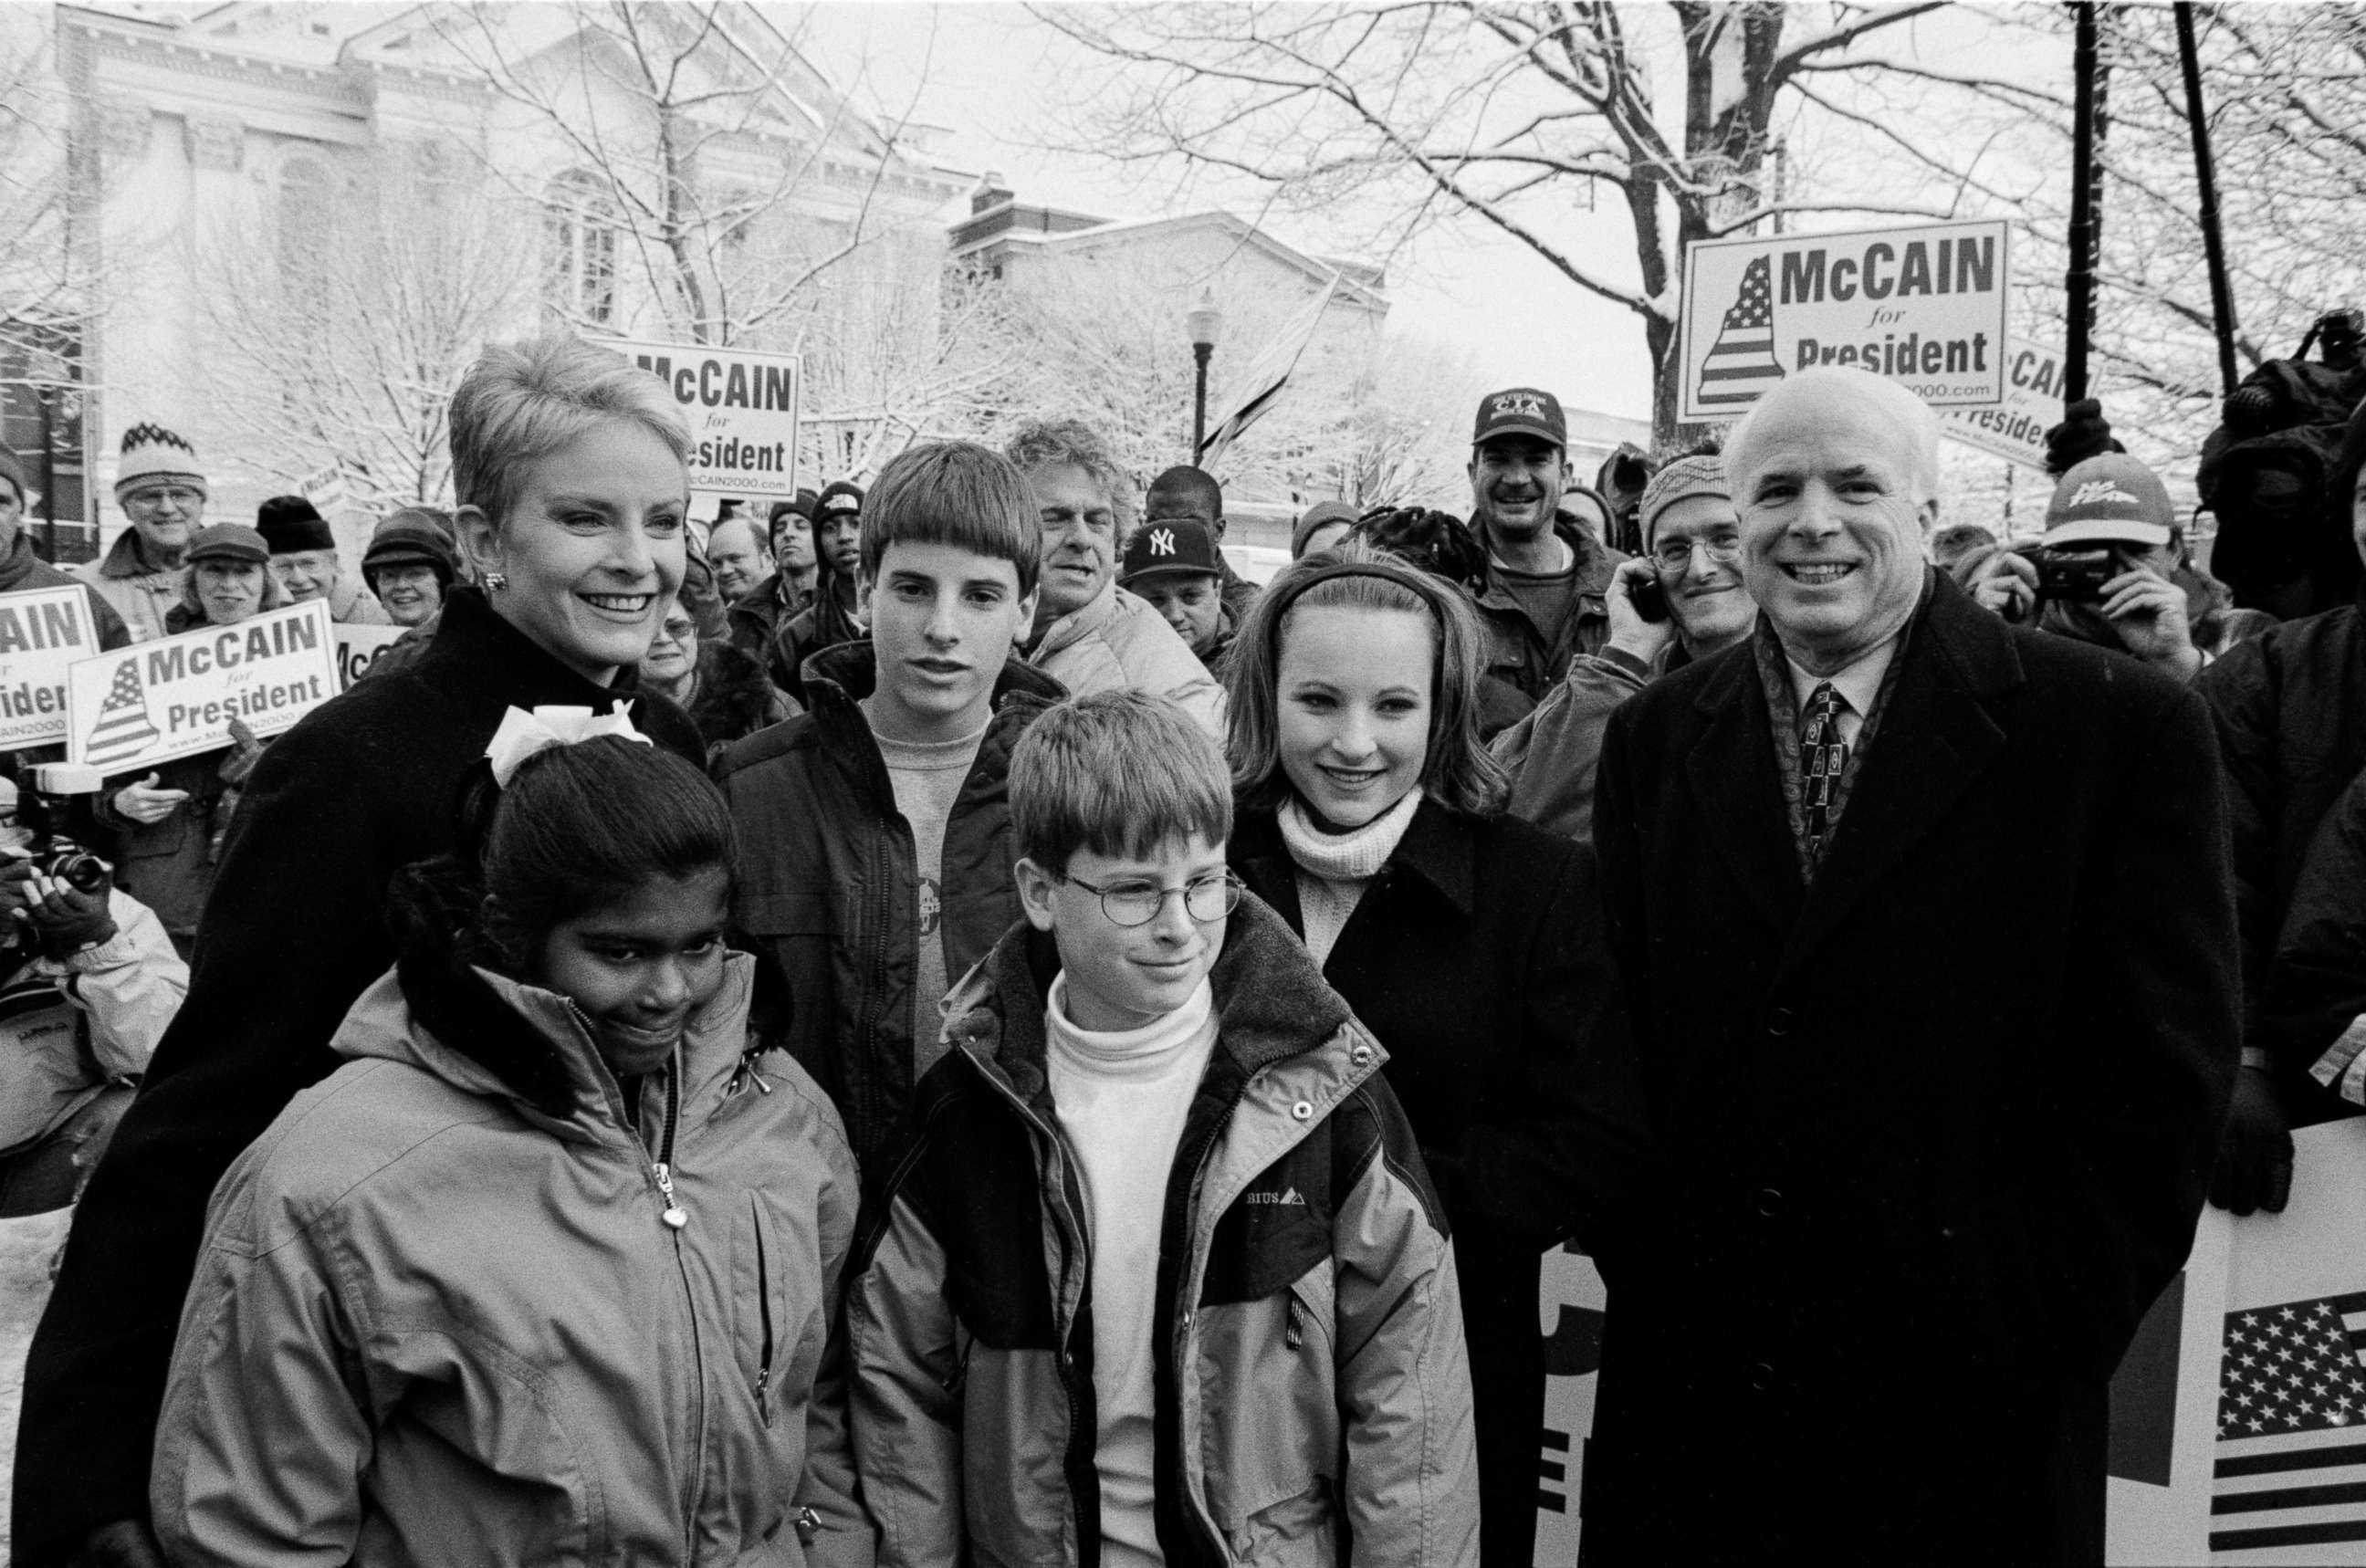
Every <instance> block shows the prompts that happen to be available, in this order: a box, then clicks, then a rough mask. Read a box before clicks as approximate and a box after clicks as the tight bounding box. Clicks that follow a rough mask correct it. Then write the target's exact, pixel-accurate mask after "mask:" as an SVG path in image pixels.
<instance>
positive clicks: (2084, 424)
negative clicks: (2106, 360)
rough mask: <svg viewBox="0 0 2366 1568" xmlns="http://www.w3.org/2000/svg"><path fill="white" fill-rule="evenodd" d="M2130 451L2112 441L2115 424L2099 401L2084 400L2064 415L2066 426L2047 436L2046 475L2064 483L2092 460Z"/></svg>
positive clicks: (2076, 403)
mask: <svg viewBox="0 0 2366 1568" xmlns="http://www.w3.org/2000/svg"><path fill="white" fill-rule="evenodd" d="M2126 450H2127V448H2126V447H2124V446H2121V445H2120V444H2119V442H2117V441H2116V440H2114V439H2113V436H2112V422H2111V421H2110V420H2108V419H2105V418H2104V417H2103V404H2102V401H2101V400H2100V399H2097V398H2081V399H2079V400H2078V401H2077V402H2075V403H2072V404H2069V405H2068V406H2067V407H2066V408H2065V409H2063V411H2062V423H2060V424H2057V425H2056V426H2054V427H2053V428H2052V429H2050V430H2048V431H2047V432H2046V433H2045V473H2046V477H2047V478H2049V479H2060V478H2061V477H2062V476H2063V475H2064V474H2067V473H2068V472H2069V471H2070V470H2071V469H2072V468H2075V467H2077V466H2078V465H2079V464H2080V463H2083V462H2085V461H2086V460H2087V459H2088V458H2090V457H2101V456H2102V455H2103V454H2104V453H2106V452H2124V451H2126Z"/></svg>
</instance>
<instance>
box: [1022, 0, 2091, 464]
mask: <svg viewBox="0 0 2366 1568" xmlns="http://www.w3.org/2000/svg"><path fill="white" fill-rule="evenodd" d="M1940 8H1941V7H1940V6H1939V4H1938V3H1937V0H1927V3H1922V0H1916V3H1907V4H1897V5H1885V6H1858V5H1848V4H1832V5H1820V6H1805V5H1802V6H1787V5H1784V4H1780V3H1778V0H1747V3H1742V4H1707V3H1703V0H1676V3H1674V4H1672V5H1670V6H1667V7H1666V8H1665V9H1664V10H1657V9H1656V8H1646V7H1643V6H1632V5H1618V4H1613V3H1610V0H1338V3H1332V4H1321V5H1307V4H1301V3H1298V0H1271V3H1267V0H1259V3H1256V4H1234V5H1222V6H1201V5H1188V4H1165V5H1155V6H1139V7H1122V8H1120V7H1096V8H1092V9H1089V10H1087V9H1072V8H1069V7H1066V6H1048V5H1046V6H1037V7H1035V14H1036V15H1037V16H1038V17H1041V18H1042V20H1044V21H1046V22H1048V23H1049V24H1050V25H1052V26H1053V27H1054V28H1058V29H1059V30H1060V31H1061V32H1063V33H1065V35H1067V37H1069V38H1070V39H1075V40H1076V41H1077V42H1078V43H1080V44H1082V45H1083V46H1085V48H1086V49H1087V50H1088V51H1091V52H1092V53H1094V54H1097V55H1098V56H1100V57H1101V58H1102V59H1103V60H1105V61H1106V62H1109V63H1110V66H1111V67H1112V68H1113V69H1112V71H1111V73H1110V75H1109V77H1108V79H1107V81H1106V83H1105V85H1104V86H1103V89H1102V90H1101V91H1099V92H1098V93H1097V94H1093V95H1090V96H1087V99H1086V100H1085V107H1084V109H1083V111H1082V112H1081V114H1080V116H1079V117H1078V121H1077V123H1076V125H1074V126H1073V127H1072V128H1071V130H1073V132H1074V133H1075V134H1074V135H1073V136H1072V137H1071V141H1072V142H1073V145H1074V146H1075V148H1076V149H1078V150H1083V151H1091V152H1101V153H1103V154H1105V155H1107V156H1109V157H1111V158H1114V159H1117V160H1119V161H1121V162H1126V163H1134V164H1170V165H1180V166H1182V167H1184V168H1186V169H1188V170H1191V171H1196V172H1202V173H1211V174H1217V175H1225V176H1234V177H1245V178H1246V179H1247V180H1249V181H1251V182H1254V183H1255V184H1256V185H1259V186H1263V187H1264V188H1265V189H1267V190H1268V192H1269V193H1270V195H1271V196H1272V197H1273V198H1274V199H1275V200H1277V201H1279V202H1282V203H1285V204H1289V205H1293V206H1297V207H1301V208H1321V209H1327V210H1333V211H1336V210H1338V209H1339V208H1340V207H1341V204H1342V203H1343V201H1345V200H1346V198H1350V197H1355V198H1359V199H1360V201H1361V203H1362V204H1363V205H1364V206H1365V208H1366V209H1368V210H1371V211H1373V212H1375V213H1376V214H1377V216H1376V218H1375V219H1374V225H1375V228H1376V230H1378V231H1385V232H1388V233H1391V234H1395V235H1398V236H1403V235H1404V234H1406V233H1409V232H1411V231H1414V230H1415V229H1417V228H1418V227H1420V226H1421V225H1424V224H1426V223H1430V222H1435V221H1437V220H1444V219H1449V218H1451V219H1458V220H1460V219H1468V220H1476V221H1478V222H1480V223H1482V224H1485V225H1488V226H1490V227H1492V228H1493V229H1495V230H1497V231H1501V232H1503V233H1504V234H1507V235H1510V236H1511V237H1512V238H1514V239H1515V240H1517V241H1518V242H1520V243H1523V244H1525V245H1527V247H1528V248H1530V249H1531V250H1533V251H1534V252H1535V253H1536V254H1538V255H1539V256H1541V257H1542V258H1543V259H1544V260H1545V261H1547V262H1548V263H1549V264H1550V265H1552V266H1553V267H1554V268H1555V269H1557V270H1558V271H1559V272H1560V274H1561V275H1562V276H1564V277H1566V278H1568V279H1569V280H1570V282H1571V283H1572V284H1574V285H1575V286H1576V287H1578V288H1583V289H1584V290H1585V291H1587V292H1588V293H1590V294H1593V295H1595V296H1597V297H1599V298H1601V299H1607V300H1610V301H1612V302H1614V303H1616V304H1618V305H1621V306H1624V307H1625V308H1626V309H1628V310H1630V311H1632V312H1633V313H1634V314H1635V315H1636V317H1637V318H1639V321H1640V322H1641V325H1642V327H1643V331H1644V335H1645V340H1646V342H1647V344H1648V345H1649V347H1650V350H1651V357H1652V363H1653V365H1654V367H1655V377H1654V380H1655V394H1654V405H1653V423H1654V427H1655V429H1657V430H1658V431H1659V433H1660V434H1661V435H1662V438H1663V439H1664V438H1667V437H1669V436H1670V435H1671V434H1673V429H1674V426H1675V423H1676V422H1675V406H1676V404H1675V393H1676V386H1675V377H1674V375H1673V369H1674V349H1675V342H1676V329H1677V310H1678V293H1679V290H1680V288H1681V286H1682V280H1683V267H1682V258H1683V255H1684V247H1685V246H1686V245H1688V244H1691V243H1693V242H1695V241H1697V240H1703V239H1716V238H1720V237H1724V236H1728V235H1733V234H1741V233H1745V232H1750V231H1753V230H1754V229H1755V227H1756V226H1757V225H1759V224H1762V223H1764V222H1767V221H1769V220H1781V219H1783V218H1785V217H1786V216H1788V215H1793V214H1810V213H1813V214H1830V213H1837V212H1877V213H1886V214H1907V215H1919V216H1926V217H1932V218H1941V217H1955V216H1960V215H1962V213H1963V211H1964V210H1965V209H1966V207H1967V206H1968V205H1977V203H1978V202H1980V201H1981V200H1983V199H1985V198H1987V197H1990V196H1998V195H2007V194H2010V193H2007V192H2003V191H2000V190H1999V189H1997V188H1995V187H1993V186H1991V185H1990V184H1989V181H1988V180H1987V179H1986V178H1984V177H1982V176H1981V175H1980V174H1979V172H1978V171H1977V168H1976V167H1975V165H1977V162H1978V156H1979V152H1978V149H1977V148H1974V149H1973V150H1971V151H1970V152H1967V153H1966V155H1965V156H1964V157H1963V158H1961V159H1960V160H1958V159H1954V158H1951V157H1949V156H1947V155H1946V154H1944V153H1941V152H1933V151H1926V150H1924V149H1923V148H1922V147H1921V145H1920V144H1918V143H1917V142H1916V141H1913V140H1912V138H1911V137H1910V135H1909V134H1908V133H1907V132H1906V131H1905V130H1901V129H1900V127H1901V126H1902V125H1911V124H1914V123H1916V120H1915V119H1914V118H1908V119H1905V120H1902V121H1901V120H1887V121H1885V119H1884V118H1882V117H1880V116H1877V115H1875V114H1871V113H1867V112H1865V110H1864V109H1863V108H1861V107H1856V106H1853V105H1852V104H1851V103H1850V102H1849V101H1848V95H1847V93H1846V92H1845V91H1844V90H1843V88H1844V84H1846V83H1849V82H1852V81H1854V80H1858V79H1865V78H1878V77H1883V76H1889V77H1893V78H1895V79H1896V80H1897V81H1898V83H1899V84H1900V85H1906V86H1909V87H1910V88H1912V89H1915V90H1919V91H1921V93H1922V94H1924V95H1925V96H1926V97H1927V96H1928V95H1929V94H1931V93H1932V92H1935V91H1938V90H1941V89H1942V88H1944V89H1946V90H1949V91H1956V90H1964V89H1977V90H1981V91H1985V92H1987V93H1989V94H1991V95H1994V96H2000V97H2003V98H2007V99H2011V98H2013V97H2015V96H2017V95H2019V94H2021V93H2022V92H2024V91H2025V90H2024V89H2022V88H2021V87H2020V86H2019V85H2017V84H2015V83H2013V82H2011V81H2009V80H2002V79H1989V78H1986V77H1982V76H1979V75H1977V74H1976V73H1965V72H1961V71H1958V70H1955V69H1953V68H1951V67H1948V66H1945V65H1933V64H1927V63H1924V62H1921V61H1919V60H1918V59H1917V58H1915V57H1914V56H1913V54H1912V53H1911V51H1894V52H1892V53H1887V54H1884V53H1876V52H1871V51H1873V50H1875V49H1876V46H1878V45H1881V44H1883V43H1885V42H1887V41H1890V40H1892V39H1893V35H1898V34H1902V33H1904V32H1905V31H1906V30H1907V29H1905V28H1903V27H1902V24H1905V23H1907V22H1909V21H1910V19H1912V18H1914V17H1920V16H1922V15H1924V14H1926V13H1930V12H1933V11H1936V10H1938V9H1940ZM1900 41H1902V40H1900ZM1663 82H1666V83H1667V84H1668V85H1669V86H1672V87H1673V89H1674V90H1673V92H1669V91H1666V90H1664V89H1663V86H1662V83H1663ZM2030 96H2032V97H2033V98H2034V99H2036V100H2040V101H2042V100H2043V99H2044V97H2045V95H2043V94H2032V95H2030ZM1808 108H1815V109H1820V110H1822V111H1825V112H1827V113H1828V114H1829V115H1830V116H1831V117H1834V118H1841V119H1842V120H1844V121H1846V122H1847V123H1850V124H1853V126H1854V128H1855V129H1856V130H1859V131H1861V132H1863V133H1864V134H1865V135H1867V136H1871V137H1875V138H1876V139H1880V140H1884V141H1889V142H1895V143H1898V144H1900V145H1901V146H1903V147H1905V148H1906V149H1908V150H1909V151H1910V153H1911V156H1912V157H1913V158H1915V159H1918V160H1921V162H1922V163H1923V164H1928V165H1929V166H1930V167H1931V168H1932V169H1933V170H1935V171H1938V172H1939V173H1942V174H1944V176H1945V177H1944V181H1934V180H1921V179H1918V180H1916V181H1915V182H1913V184H1914V186H1916V190H1915V192H1914V193H1913V194H1903V195H1893V194H1867V193H1865V192H1864V191H1863V190H1860V189H1852V188H1849V187H1848V186H1845V185H1842V184H1840V183H1835V184H1834V185H1833V187H1832V188H1831V189H1811V188H1809V186H1808V181H1807V180H1806V179H1805V178H1804V177H1803V175H1802V171H1801V169H1800V166H1799V164H1798V162H1797V160H1796V159H1791V160H1786V159H1785V158H1782V157H1779V156H1778V155H1777V152H1776V147H1777V141H1778V137H1779V133H1780V132H1781V131H1782V130H1783V129H1784V127H1785V126H1786V125H1787V124H1792V123H1795V122H1796V120H1797V117H1798V116H1799V115H1800V113H1801V112H1802V111H1803V110H1805V109H1808ZM1922 122H1923V123H1928V115H1927V105H1926V110H1925V115H1924V117H1922ZM1933 140H1935V139H1933ZM1597 196H1598V197H1605V198H1606V199H1608V200H1612V201H1615V202H1617V203H1618V204H1619V205H1620V206H1621V207H1622V208H1623V209H1624V210H1625V213H1626V216H1627V218H1628V221H1629V223H1630V225H1631V228H1632V231H1633V252H1632V260H1633V266H1632V269H1631V271H1629V270H1628V268H1627V267H1625V266H1623V265H1622V266H1607V265H1596V264H1594V263H1592V262H1590V261H1589V260H1587V259H1586V258H1585V256H1584V255H1583V254H1581V252H1580V250H1579V249H1578V248H1577V246H1576V245H1575V244H1574V243H1572V241H1571V239H1570V236H1569V231H1568V226H1567V225H1566V224H1565V223H1564V222H1563V221H1561V220H1562V218H1563V217H1564V216H1565V215H1566V214H1567V213H1568V212H1570V211H1571V210H1572V209H1575V208H1576V207H1578V206H1581V205H1583V206H1585V207H1589V208H1590V207H1592V206H1593V205H1594V199H1595V197H1597Z"/></svg>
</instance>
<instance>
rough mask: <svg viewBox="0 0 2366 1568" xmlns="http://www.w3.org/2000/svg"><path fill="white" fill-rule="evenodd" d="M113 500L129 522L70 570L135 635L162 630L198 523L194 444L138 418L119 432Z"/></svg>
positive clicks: (199, 489)
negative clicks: (103, 548)
mask: <svg viewBox="0 0 2366 1568" xmlns="http://www.w3.org/2000/svg"><path fill="white" fill-rule="evenodd" d="M115 501H116V504H117V505H118V506H120V507H122V508H123V514H124V515H125V516H126V517H128V518H130V522H131V526H130V528H128V529H126V530H125V531H124V532H123V533H122V534H120V535H118V536H117V538H116V541H115V544H114V546H113V547H111V548H109V549H108V550H107V554H105V555H104V556H101V557H100V558H98V559H96V560H95V561H84V563H83V564H82V565H80V566H78V567H75V568H74V569H73V577H74V578H75V579H76V580H77V581H81V582H83V583H84V584H86V585H87V586H88V587H90V588H91V589H93V590H94V591H95V592H96V593H97V594H98V596H99V597H100V598H101V599H104V600H106V601H107V604H110V605H112V606H113V607H114V609H115V611H116V613H117V614H118V615H121V616H122V617H123V621H124V624H125V625H127V626H130V628H131V636H132V638H133V639H134V640H135V641H141V642H144V641H146V640H148V639H149V638H151V637H163V635H164V617H165V616H166V615H169V614H171V613H172V610H173V607H174V606H175V605H176V604H179V603H180V602H181V590H182V586H183V584H184V582H185V581H186V579H187V577H188V575H189V569H188V565H187V563H186V560H185V559H184V558H183V557H184V554H185V552H186V550H187V549H188V547H189V539H190V536H192V535H194V534H196V532H197V530H198V529H199V528H200V527H203V526H204V525H205V518H206V477H205V475H204V473H203V472H201V471H200V470H199V468H198V466H197V448H196V447H194V446H191V445H190V444H189V443H188V441H187V439H186V438H185V437H183V436H181V435H178V434H175V433H174V432H172V431H170V430H167V429H165V428H164V427H163V425H161V424H152V423H144V422H143V423H139V424H135V425H133V426H132V427H131V428H130V429H129V430H127V431H125V432H124V433H123V453H122V457H121V458H120V459H119V460H118V462H117V464H116V470H115Z"/></svg>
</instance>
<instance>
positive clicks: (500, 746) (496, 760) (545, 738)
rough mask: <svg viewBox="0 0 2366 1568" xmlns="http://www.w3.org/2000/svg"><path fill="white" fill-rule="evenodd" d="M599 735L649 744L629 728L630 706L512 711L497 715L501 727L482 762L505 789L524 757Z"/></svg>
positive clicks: (630, 719) (496, 781)
mask: <svg viewBox="0 0 2366 1568" xmlns="http://www.w3.org/2000/svg"><path fill="white" fill-rule="evenodd" d="M603 735H616V736H622V737H623V738H624V739H626V740H637V741H639V742H640V743H641V744H642V745H644V746H647V745H648V744H649V738H648V736H646V735H644V734H642V733H641V732H640V731H639V730H637V729H635V728H633V705H632V704H630V703H618V704H617V705H616V711H615V712H614V713H607V714H598V715H594V714H593V713H592V711H591V709H590V708H572V707H543V708H536V709H535V710H534V711H533V712H532V713H528V712H526V711H525V709H524V708H512V709H510V711H509V712H507V713H505V714H503V715H501V728H499V729H496V730H494V731H493V739H492V743H491V744H490V745H488V746H487V747H486V748H485V760H486V761H489V762H490V763H492V765H493V782H494V783H495V784H499V785H501V787H502V788H503V789H507V788H509V787H510V780H512V779H513V778H515V777H516V776H517V771H518V769H519V768H520V767H521V766H522V765H524V761H525V760H526V759H527V758H528V757H531V756H534V755H535V753H536V752H540V751H547V750H550V748H552V747H553V746H575V745H580V744H581V743H582V742H584V741H586V740H596V739H599V738H600V737H601V736H603Z"/></svg>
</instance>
